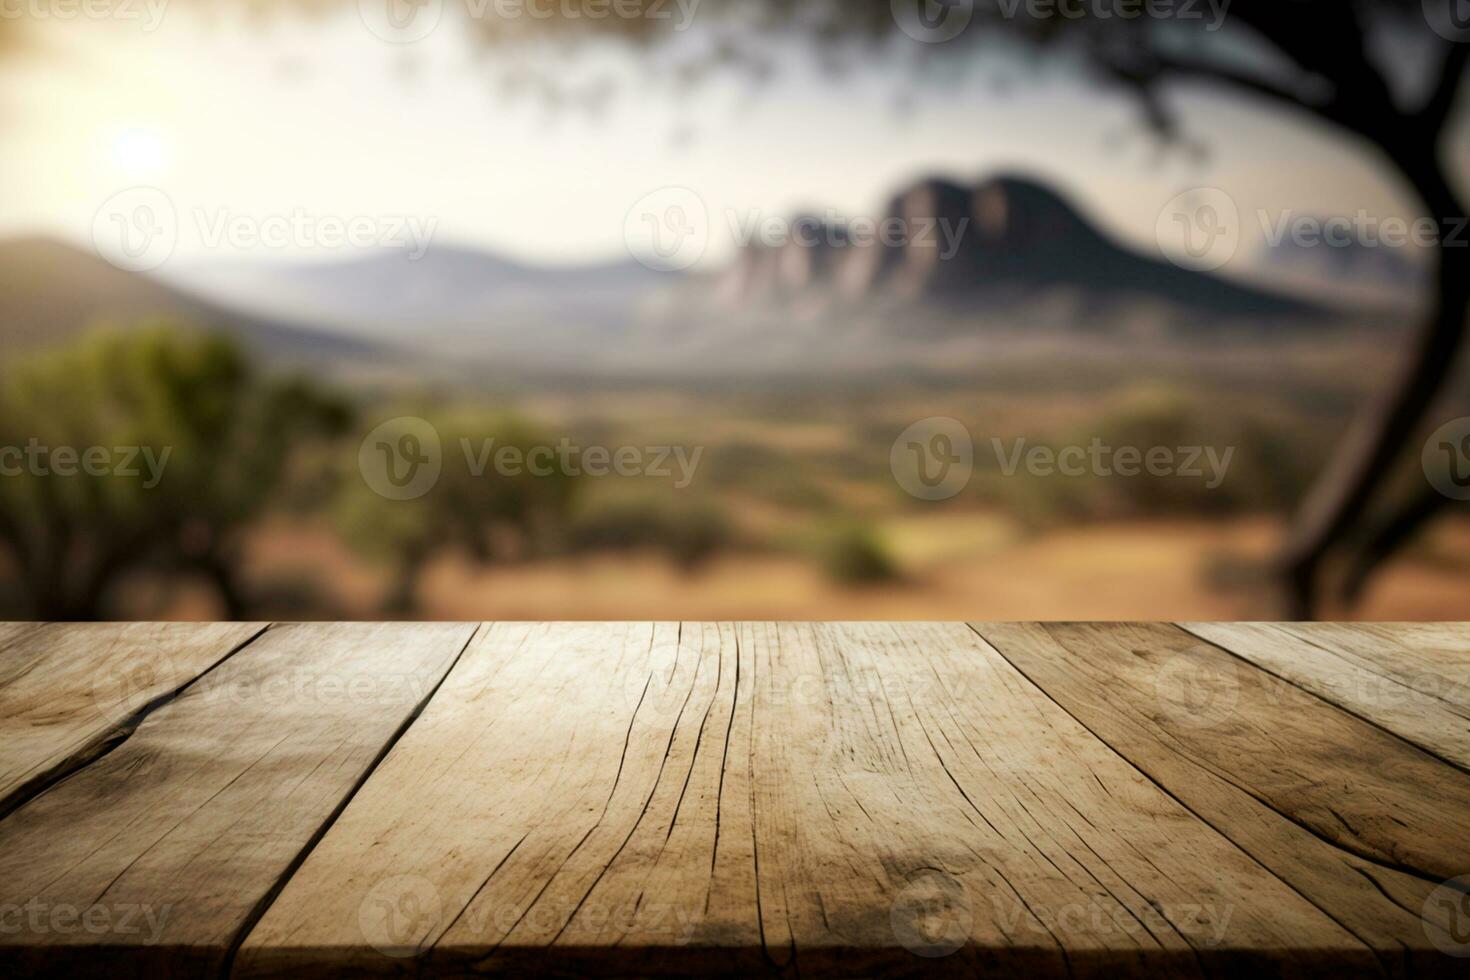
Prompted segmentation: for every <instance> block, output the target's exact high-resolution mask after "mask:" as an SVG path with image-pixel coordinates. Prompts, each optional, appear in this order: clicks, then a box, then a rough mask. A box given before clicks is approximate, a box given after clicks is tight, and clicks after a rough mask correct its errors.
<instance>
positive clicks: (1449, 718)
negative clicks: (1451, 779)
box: [1181, 623, 1470, 772]
mask: <svg viewBox="0 0 1470 980" xmlns="http://www.w3.org/2000/svg"><path fill="white" fill-rule="evenodd" d="M1181 625H1182V626H1183V627H1184V628H1185V629H1186V630H1188V631H1189V632H1191V633H1193V634H1194V635H1196V636H1199V637H1201V638H1203V639H1205V640H1208V641H1210V642H1211V643H1216V644H1218V645H1220V646H1222V647H1224V648H1225V649H1227V650H1229V651H1230V652H1232V653H1234V654H1236V655H1237V656H1239V657H1242V658H1244V659H1246V660H1249V661H1250V662H1251V663H1253V664H1256V665H1257V666H1259V667H1261V668H1262V669H1264V670H1267V671H1270V672H1271V673H1273V674H1275V675H1277V676H1278V677H1282V678H1284V679H1286V680H1288V681H1290V682H1291V683H1292V684H1295V685H1297V686H1299V687H1302V688H1305V689H1306V690H1308V691H1311V692H1312V693H1313V694H1316V695H1318V696H1319V697H1321V698H1322V699H1324V700H1326V701H1331V702H1332V703H1333V704H1336V705H1338V706H1340V707H1342V708H1345V709H1346V710H1348V711H1351V712H1352V713H1353V714H1356V715H1359V716H1361V717H1363V718H1366V719H1368V720H1369V721H1371V722H1373V723H1374V724H1375V725H1381V726H1383V727H1384V728H1387V729H1389V730H1390V731H1392V732H1394V733H1395V734H1397V735H1400V736H1402V737H1403V738H1406V739H1408V740H1409V741H1411V742H1413V743H1414V744H1415V745H1417V746H1419V747H1420V748H1422V749H1424V750H1426V751H1428V752H1430V753H1432V754H1434V755H1437V756H1439V757H1440V758H1443V759H1445V760H1447V761H1449V762H1451V763H1453V764H1454V765H1457V766H1459V767H1460V768H1462V769H1465V770H1466V771H1467V772H1470V628H1467V627H1465V626H1464V625H1461V624H1454V623H1395V624H1373V623H1183V624H1181Z"/></svg>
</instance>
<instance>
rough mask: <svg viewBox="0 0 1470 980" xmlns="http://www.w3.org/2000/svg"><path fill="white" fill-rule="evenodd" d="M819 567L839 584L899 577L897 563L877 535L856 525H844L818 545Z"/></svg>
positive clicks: (874, 581)
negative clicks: (819, 551) (819, 547)
mask: <svg viewBox="0 0 1470 980" xmlns="http://www.w3.org/2000/svg"><path fill="white" fill-rule="evenodd" d="M820 558H821V563H822V569H823V571H825V572H826V574H827V577H828V578H830V579H832V580H833V581H834V582H839V583H841V584H843V585H869V584H873V583H877V582H887V581H891V580H893V579H896V578H898V577H899V572H898V565H897V564H896V563H895V562H894V560H893V558H892V557H891V556H890V555H889V553H888V549H887V548H885V547H884V545H883V542H882V541H881V540H880V539H879V538H878V536H877V534H876V533H874V532H873V531H872V530H871V529H869V528H867V527H864V526H862V525H860V524H846V525H844V526H842V527H840V528H838V529H836V530H835V531H834V532H833V533H831V534H830V535H828V536H827V537H826V538H825V539H824V540H823V542H822V544H821V553H820Z"/></svg>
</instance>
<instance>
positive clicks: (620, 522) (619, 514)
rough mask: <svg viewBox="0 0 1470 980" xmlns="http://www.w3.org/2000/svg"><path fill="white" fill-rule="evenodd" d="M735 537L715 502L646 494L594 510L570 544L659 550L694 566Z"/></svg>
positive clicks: (584, 518) (585, 547) (586, 547)
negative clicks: (713, 503) (646, 495)
mask: <svg viewBox="0 0 1470 980" xmlns="http://www.w3.org/2000/svg"><path fill="white" fill-rule="evenodd" d="M731 538H732V532H731V529H730V526H729V523H728V522H727V521H726V519H725V516H724V514H722V513H721V512H720V511H719V510H718V509H717V508H716V507H715V506H713V505H711V504H703V505H701V504H687V503H683V502H673V501H670V500H667V499H663V498H641V497H640V498H624V499H618V500H612V501H604V502H602V503H600V504H598V505H596V506H594V507H591V508H589V509H588V510H587V511H586V512H585V513H583V514H582V515H581V516H579V517H578V519H577V521H576V523H575V524H574V525H573V526H572V529H571V538H570V541H569V542H568V544H569V545H570V547H571V549H572V550H573V551H597V550H635V549H645V548H646V549H656V550H659V551H662V552H665V553H666V554H668V555H669V556H670V557H671V558H672V559H673V560H674V561H675V562H676V563H677V564H678V565H679V566H680V567H682V568H685V569H691V568H695V567H697V566H698V565H700V564H702V563H703V562H704V561H706V560H707V559H709V558H710V557H712V556H713V555H714V554H715V553H716V552H717V551H719V550H720V549H722V548H724V547H726V546H728V545H729V544H730V542H731Z"/></svg>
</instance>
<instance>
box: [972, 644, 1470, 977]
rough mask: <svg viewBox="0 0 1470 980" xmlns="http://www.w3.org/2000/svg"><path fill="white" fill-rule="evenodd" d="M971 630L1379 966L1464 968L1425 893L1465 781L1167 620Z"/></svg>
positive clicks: (1469, 795) (1467, 847)
mask: <svg viewBox="0 0 1470 980" xmlns="http://www.w3.org/2000/svg"><path fill="white" fill-rule="evenodd" d="M974 628H975V629H976V630H977V631H978V632H979V633H980V634H981V635H982V636H984V637H985V638H986V640H988V641H989V642H990V643H991V644H993V646H994V647H995V648H996V649H997V650H998V651H999V652H1000V653H1001V655H1003V656H1004V657H1005V658H1006V659H1007V660H1008V661H1010V662H1011V663H1013V664H1015V665H1016V666H1017V667H1018V668H1019V669H1020V670H1021V671H1022V673H1024V674H1025V675H1026V676H1027V677H1029V678H1030V679H1031V680H1032V681H1034V682H1035V683H1036V684H1037V685H1038V686H1039V687H1041V688H1042V689H1044V690H1045V691H1046V692H1047V693H1048V694H1049V695H1051V696H1052V697H1053V698H1055V699H1056V701H1057V703H1058V704H1060V705H1061V706H1062V707H1064V708H1065V709H1066V710H1067V711H1068V712H1069V713H1070V714H1071V715H1073V716H1074V717H1076V718H1077V719H1078V720H1080V721H1081V722H1082V723H1083V724H1084V725H1086V726H1087V727H1088V728H1089V730H1091V731H1093V732H1095V733H1096V734H1097V735H1098V736H1099V737H1101V738H1102V739H1103V740H1104V741H1106V742H1107V743H1108V744H1109V745H1111V746H1113V747H1114V748H1115V749H1116V750H1117V751H1118V752H1119V753H1120V754H1122V755H1123V756H1125V757H1126V758H1127V759H1128V760H1129V761H1130V762H1132V763H1133V764H1134V765H1135V766H1137V767H1138V768H1139V769H1141V770H1142V771H1143V772H1145V773H1147V774H1148V776H1149V777H1150V778H1151V779H1153V780H1154V781H1155V782H1157V783H1158V784H1159V785H1160V786H1162V787H1163V788H1164V789H1165V790H1167V791H1168V792H1169V793H1170V794H1171V795H1172V796H1174V797H1175V798H1177V799H1178V800H1179V801H1180V802H1181V803H1183V804H1184V805H1185V806H1187V807H1189V808H1190V810H1192V811H1193V812H1194V813H1196V814H1198V815H1199V816H1200V817H1201V818H1202V819H1203V820H1205V821H1206V822H1208V823H1209V824H1210V825H1211V826H1212V827H1215V828H1216V829H1218V830H1219V831H1220V832H1221V833H1222V834H1224V835H1225V836H1227V837H1229V838H1230V839H1231V840H1233V841H1234V842H1236V843H1237V844H1239V845H1240V847H1241V848H1243V849H1244V850H1245V851H1247V852H1248V853H1249V854H1251V855H1252V857H1254V858H1255V859H1256V860H1258V861H1259V862H1260V863H1261V864H1262V865H1264V866H1265V867H1268V868H1270V869H1271V870H1272V871H1273V872H1274V873H1275V874H1277V875H1279V876H1280V877H1281V879H1282V880H1283V881H1285V882H1287V883H1288V884H1290V885H1291V887H1292V888H1293V889H1294V890H1295V891H1297V892H1298V893H1300V894H1301V895H1303V896H1305V897H1306V898H1307V899H1309V900H1310V901H1312V902H1313V903H1314V904H1315V905H1317V906H1318V907H1319V908H1321V909H1323V910H1324V911H1325V912H1326V913H1327V914H1328V915H1330V916H1331V917H1332V918H1333V919H1334V920H1335V921H1337V922H1339V923H1341V924H1342V925H1343V927H1344V928H1346V929H1348V930H1349V931H1351V932H1352V933H1353V934H1354V935H1356V936H1358V937H1360V938H1361V939H1362V940H1363V941H1364V942H1365V943H1367V944H1368V945H1370V946H1372V947H1373V948H1374V949H1376V950H1378V951H1379V956H1380V960H1381V961H1382V963H1383V967H1384V969H1385V970H1386V971H1387V972H1389V973H1392V974H1395V975H1436V974H1438V975H1456V973H1457V970H1459V969H1462V968H1463V966H1464V962H1463V961H1457V960H1453V959H1451V958H1450V957H1447V956H1444V955H1442V954H1440V953H1439V952H1437V951H1436V950H1435V948H1434V946H1433V944H1432V942H1431V941H1430V938H1429V935H1428V933H1427V932H1426V920H1428V921H1429V922H1430V923H1431V925H1432V926H1435V927H1438V928H1444V927H1446V926H1447V925H1448V924H1449V923H1448V921H1447V920H1446V919H1445V914H1446V912H1447V910H1445V909H1443V908H1436V907H1434V905H1433V903H1430V902H1429V898H1430V895H1431V892H1432V890H1433V889H1434V888H1435V886H1437V885H1438V884H1439V883H1440V881H1441V880H1442V879H1446V878H1450V877H1452V876H1455V875H1459V874H1462V873H1463V869H1465V868H1467V867H1470V840H1467V835H1466V829H1467V826H1470V824H1467V817H1466V814H1467V813H1470V778H1467V777H1466V776H1465V774H1463V773H1461V772H1459V771H1458V770H1456V769H1454V768H1452V767H1450V766H1448V765H1446V764H1444V763H1443V762H1440V761H1439V760H1437V759H1435V758H1432V757H1430V756H1428V755H1426V754H1425V753H1423V752H1421V751H1419V750H1418V749H1417V748H1415V747H1414V746H1412V745H1410V744H1408V743H1407V742H1404V741H1402V740H1401V739H1399V738H1397V737H1395V736H1393V735H1392V734H1389V733H1387V732H1384V731H1382V730H1380V729H1378V728H1376V727H1374V726H1373V725H1371V724H1368V723H1366V722H1364V721H1362V720H1360V719H1359V718H1356V717H1353V716H1352V715H1349V714H1347V713H1345V712H1343V711H1341V710H1340V709H1338V708H1337V707H1335V706H1333V705H1331V704H1328V703H1327V702H1325V701H1323V700H1321V699H1320V698H1318V697H1316V696H1315V695H1313V694H1310V693H1308V692H1306V691H1303V690H1302V689H1300V688H1297V687H1294V686H1293V685H1290V684H1288V683H1285V682H1284V681H1282V680H1280V679H1279V678H1277V677H1273V676H1271V675H1269V674H1266V673H1264V672H1262V671H1260V670H1257V669H1256V668H1254V667H1253V666H1251V665H1250V664H1248V663H1244V662H1242V661H1239V660H1237V659H1236V658H1234V657H1233V656H1231V655H1230V654H1229V653H1227V652H1225V651H1223V650H1221V649H1219V648H1218V647H1216V646H1214V645H1212V644H1208V643H1204V642H1202V641H1200V640H1198V639H1196V638H1195V637H1193V636H1191V635H1189V634H1187V633H1185V632H1184V631H1182V630H1179V629H1176V628H1174V627H1172V626H1167V625H1152V624H1151V625H1126V624H1122V625H1093V624H1014V625H997V624H980V623H977V624H974ZM1467 951H1470V950H1467Z"/></svg>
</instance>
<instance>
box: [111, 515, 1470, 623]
mask: <svg viewBox="0 0 1470 980" xmlns="http://www.w3.org/2000/svg"><path fill="white" fill-rule="evenodd" d="M1278 531H1279V529H1278V528H1277V527H1276V526H1275V524H1274V523H1273V522H1271V521H1269V520H1266V519H1245V520H1233V521H1225V522H1202V521H1171V522H1162V521H1161V522H1134V523H1120V524H1108V525H1101V526H1093V527H1080V528H1066V529H1059V530H1055V531H1051V532H1046V533H1042V534H1038V535H1035V536H1027V535H1020V534H1017V533H1015V532H1014V529H1012V528H1010V527H1009V525H1007V524H1006V523H1005V522H1004V521H1002V520H1000V519H998V518H993V517H987V516H985V515H970V516H967V517H945V518H942V519H939V520H915V519H910V520H907V521H903V522H897V523H895V524H893V525H891V526H887V527H885V528H884V529H883V532H884V534H885V537H886V539H887V540H888V541H889V542H890V546H891V548H892V550H893V552H894V553H895V555H896V556H897V557H898V559H899V562H900V565H901V567H902V568H903V569H904V575H903V578H902V579H901V580H899V581H896V582H890V583H885V584H881V585H872V586H864V587H847V586H842V585H840V584H837V583H834V582H832V581H830V580H829V579H827V578H826V577H825V576H824V575H823V574H822V573H821V570H820V569H819V568H818V567H817V566H816V565H815V564H814V563H813V562H811V561H810V560H809V559H807V558H805V557H803V556H799V555H790V554H779V553H776V554H762V553H755V554H744V553H735V554H729V555H725V556H723V557H720V558H717V559H715V560H713V561H711V562H709V563H708V564H707V565H705V566H703V567H701V568H700V569H698V570H696V571H694V572H687V571H684V570H681V569H679V568H677V567H676V566H674V565H673V564H671V563H669V562H668V561H667V560H665V559H663V558H660V557H657V556H653V555H648V556H640V555H606V556H601V557H597V558H593V559H585V558H584V559H575V560H573V559H562V560H548V561H539V562H531V563H522V564H516V565H507V566H498V567H490V568H478V567H474V566H471V565H468V564H466V563H465V562H463V561H460V560H456V559H452V558H446V559H443V560H441V561H439V562H437V563H435V564H434V565H433V566H432V567H431V569H430V570H429V572H428V574H427V575H426V577H425V578H424V580H423V583H422V588H421V590H420V594H421V599H422V608H421V609H420V610H419V615H420V616H421V617H422V618H425V619H454V620H458V619H538V620H539V619H594V620H596V619H944V620H953V619H986V620H1016V619H1103V620H1116V619H1184V620H1188V619H1251V618H1271V617H1272V616H1273V608H1272V606H1271V604H1270V601H1269V598H1268V597H1267V595H1266V593H1265V592H1264V591H1263V590H1262V589H1261V588H1260V586H1259V583H1258V581H1257V576H1256V575H1255V573H1254V572H1253V571H1252V570H1253V569H1257V568H1259V566H1260V563H1261V562H1262V561H1263V560H1264V559H1265V558H1266V557H1267V556H1268V555H1269V554H1270V553H1271V548H1272V545H1273V543H1274V542H1275V541H1276V538H1277V534H1278ZM1467 545H1470V523H1462V524H1454V525H1449V526H1447V527H1445V528H1443V529H1442V530H1440V531H1439V532H1438V533H1437V534H1436V535H1435V537H1434V538H1433V539H1432V540H1431V542H1429V543H1428V544H1426V545H1425V546H1423V547H1420V548H1417V549H1415V551H1414V552H1413V553H1412V554H1410V555H1408V556H1406V557H1404V558H1403V559H1401V560H1399V561H1398V562H1396V563H1395V564H1394V565H1393V566H1392V567H1391V568H1389V569H1388V570H1387V571H1386V572H1385V573H1384V574H1383V575H1382V576H1381V577H1380V578H1379V579H1378V580H1377V581H1376V582H1375V583H1374V585H1373V587H1372V588H1371V590H1370V591H1369V593H1368V594H1367V595H1366V596H1365V598H1364V599H1363V601H1362V602H1360V603H1359V604H1358V605H1356V606H1355V607H1353V608H1342V607H1336V608H1330V609H1328V610H1327V611H1326V615H1328V616H1330V617H1331V618H1340V619H1374V620H1461V619H1470V562H1466V561H1462V560H1459V558H1458V556H1462V555H1465V554H1467V547H1466V546H1467ZM251 577H252V578H253V579H255V580H257V581H272V582H277V583H280V582H287V583H289V582H297V583H310V585H311V589H312V592H313V595H312V596H311V597H310V598H306V597H301V596H298V597H297V598H296V600H295V601H294V602H293V601H291V600H282V601H281V602H279V603H278V605H279V608H269V609H267V610H264V612H265V613H266V614H268V615H271V616H274V617H279V618H380V617H382V616H383V613H382V612H381V610H380V609H379V607H378V602H379V598H380V596H381V594H382V590H383V588H384V583H385V581H386V576H385V574H384V572H383V570H381V569H378V568H374V567H372V566H369V565H364V564H363V563H362V562H361V561H360V560H358V559H357V558H356V557H355V556H353V555H352V554H351V553H349V552H346V551H345V550H344V549H343V548H342V546H341V545H340V543H339V542H338V541H337V540H336V539H335V538H334V537H333V536H332V535H331V534H330V533H329V532H326V531H322V530H313V529H311V528H303V527H300V526H293V525H288V524H275V525H272V526H270V527H268V528H266V529H265V530H263V531H262V532H261V533H260V534H259V536H258V538H257V540H256V542H255V546H254V549H253V554H252V561H251ZM286 591H289V590H286ZM139 601H140V602H145V603H147V604H148V605H152V606H154V607H155V609H154V610H153V612H152V614H153V615H158V616H162V617H166V618H210V617H212V616H215V615H218V610H217V609H216V608H215V607H214V604H213V600H212V599H211V598H210V597H209V595H208V594H207V593H206V592H204V591H203V590H198V589H188V588H184V589H179V588H177V587H173V588H170V589H168V590H167V591H166V592H165V591H163V590H158V591H155V592H154V594H153V595H152V596H141V595H140V596H139Z"/></svg>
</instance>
